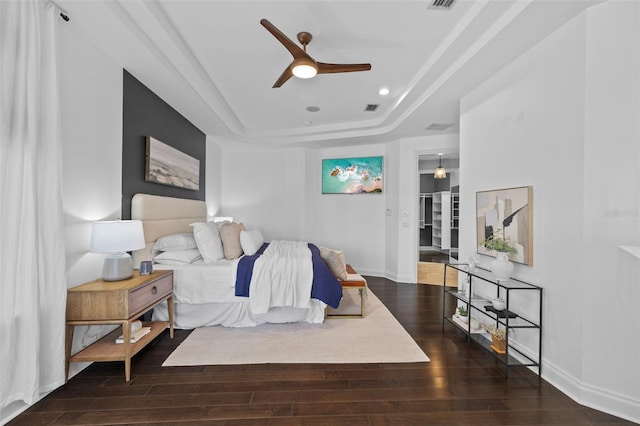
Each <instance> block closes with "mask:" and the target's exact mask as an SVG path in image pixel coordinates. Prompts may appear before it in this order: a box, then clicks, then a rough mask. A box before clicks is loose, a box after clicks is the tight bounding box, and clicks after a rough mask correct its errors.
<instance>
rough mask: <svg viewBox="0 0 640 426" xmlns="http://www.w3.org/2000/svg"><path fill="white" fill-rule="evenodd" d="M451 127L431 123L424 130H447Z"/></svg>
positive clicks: (445, 124) (449, 125)
mask: <svg viewBox="0 0 640 426" xmlns="http://www.w3.org/2000/svg"><path fill="white" fill-rule="evenodd" d="M451 126H453V124H448V123H433V124H431V125H430V126H429V127H427V128H425V130H438V131H442V130H447V129H448V128H449V127H451Z"/></svg>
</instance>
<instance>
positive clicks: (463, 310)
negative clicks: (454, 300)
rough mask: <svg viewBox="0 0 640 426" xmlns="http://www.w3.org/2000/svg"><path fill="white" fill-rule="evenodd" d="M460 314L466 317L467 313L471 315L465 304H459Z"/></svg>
mask: <svg viewBox="0 0 640 426" xmlns="http://www.w3.org/2000/svg"><path fill="white" fill-rule="evenodd" d="M458 315H460V316H461V317H466V316H467V315H469V312H468V311H467V308H465V307H464V306H459V307H458Z"/></svg>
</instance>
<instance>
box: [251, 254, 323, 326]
mask: <svg viewBox="0 0 640 426" xmlns="http://www.w3.org/2000/svg"><path fill="white" fill-rule="evenodd" d="M312 283H313V264H312V262H311V250H309V246H308V245H307V243H305V242H302V241H272V242H271V243H270V244H269V247H267V249H266V250H265V251H264V253H263V254H262V256H260V257H259V258H258V260H256V262H255V264H254V266H253V274H252V276H251V284H250V287H249V300H250V306H251V311H252V312H253V313H254V314H265V313H267V311H269V308H273V307H281V306H292V307H295V308H306V307H308V306H309V300H311V284H312Z"/></svg>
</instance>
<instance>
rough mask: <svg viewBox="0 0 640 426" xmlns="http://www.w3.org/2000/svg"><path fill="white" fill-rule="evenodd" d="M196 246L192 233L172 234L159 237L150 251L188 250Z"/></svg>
mask: <svg viewBox="0 0 640 426" xmlns="http://www.w3.org/2000/svg"><path fill="white" fill-rule="evenodd" d="M194 248H197V246H196V240H195V239H194V238H193V234H187V233H183V234H173V235H167V236H166V237H161V238H159V239H158V241H156V243H155V244H154V245H153V248H152V249H151V253H156V252H159V251H173V250H188V249H194Z"/></svg>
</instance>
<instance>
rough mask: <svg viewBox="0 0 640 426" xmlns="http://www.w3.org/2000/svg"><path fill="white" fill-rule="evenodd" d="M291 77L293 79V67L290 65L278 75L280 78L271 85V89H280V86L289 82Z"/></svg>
mask: <svg viewBox="0 0 640 426" xmlns="http://www.w3.org/2000/svg"><path fill="white" fill-rule="evenodd" d="M291 77H293V67H292V66H291V65H289V66H288V67H287V69H286V70H284V71H283V72H282V74H280V77H278V79H277V80H276V82H275V83H273V86H272V88H273V89H275V88H276V87H280V86H282V85H283V84H284V83H285V82H286V81H287V80H289V79H290V78H291Z"/></svg>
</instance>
